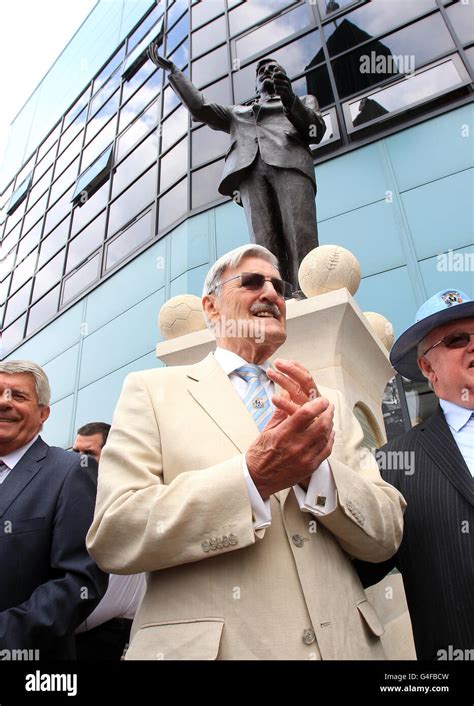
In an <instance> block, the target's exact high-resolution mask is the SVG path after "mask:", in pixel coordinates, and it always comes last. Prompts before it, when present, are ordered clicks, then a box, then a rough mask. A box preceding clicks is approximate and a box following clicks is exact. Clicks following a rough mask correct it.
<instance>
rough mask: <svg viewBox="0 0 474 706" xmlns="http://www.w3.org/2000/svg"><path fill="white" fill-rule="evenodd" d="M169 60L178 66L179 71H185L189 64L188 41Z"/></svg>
mask: <svg viewBox="0 0 474 706" xmlns="http://www.w3.org/2000/svg"><path fill="white" fill-rule="evenodd" d="M216 43H217V42H216ZM169 60H170V61H172V62H173V64H176V66H177V67H178V69H181V70H183V69H184V67H185V66H186V65H187V64H188V63H189V42H188V40H187V39H186V40H185V41H184V42H182V43H181V44H180V45H179V47H178V48H177V49H175V50H174V52H172V53H171V54H170V55H169Z"/></svg>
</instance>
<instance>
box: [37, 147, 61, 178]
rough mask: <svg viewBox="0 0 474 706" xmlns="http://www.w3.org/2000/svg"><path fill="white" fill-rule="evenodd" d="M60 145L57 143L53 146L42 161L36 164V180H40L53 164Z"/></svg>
mask: <svg viewBox="0 0 474 706" xmlns="http://www.w3.org/2000/svg"><path fill="white" fill-rule="evenodd" d="M57 149H58V146H57V144H56V145H54V147H52V148H51V149H50V150H49V152H48V153H47V154H46V155H45V156H44V157H43V159H42V160H41V162H39V164H37V165H36V168H35V181H39V179H40V177H41V176H42V175H43V174H44V173H45V171H46V170H47V169H49V167H50V166H51V165H52V163H53V162H54V158H55V157H56V152H57Z"/></svg>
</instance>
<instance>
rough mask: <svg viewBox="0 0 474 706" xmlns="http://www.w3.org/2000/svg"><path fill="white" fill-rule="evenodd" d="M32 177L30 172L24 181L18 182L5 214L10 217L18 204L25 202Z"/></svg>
mask: <svg viewBox="0 0 474 706" xmlns="http://www.w3.org/2000/svg"><path fill="white" fill-rule="evenodd" d="M32 176H33V174H32V172H30V174H29V175H28V176H27V177H26V179H23V181H21V182H18V186H17V188H16V189H15V191H14V192H13V194H12V197H11V199H10V203H9V204H8V209H7V212H8V214H9V215H10V216H11V215H13V213H14V212H15V211H16V210H17V208H18V207H19V206H20V204H21V203H22V202H24V201H25V199H26V196H27V194H28V189H29V188H30V184H31V178H32ZM25 206H26V202H25ZM22 213H23V211H22Z"/></svg>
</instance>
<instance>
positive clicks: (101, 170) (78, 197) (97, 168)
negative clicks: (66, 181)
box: [72, 145, 112, 204]
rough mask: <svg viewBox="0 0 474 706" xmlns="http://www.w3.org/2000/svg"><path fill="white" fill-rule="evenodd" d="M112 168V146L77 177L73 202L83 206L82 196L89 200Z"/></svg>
mask: <svg viewBox="0 0 474 706" xmlns="http://www.w3.org/2000/svg"><path fill="white" fill-rule="evenodd" d="M111 167H112V145H110V146H109V147H108V148H107V149H106V150H105V152H103V154H101V156H100V157H99V158H98V159H96V161H95V162H94V163H93V164H91V166H90V167H88V169H86V171H85V172H82V174H81V175H80V176H79V178H78V180H77V182H76V185H75V188H74V193H73V196H72V198H73V201H74V202H75V203H79V204H83V203H84V196H86V197H87V198H90V197H91V196H92V194H93V193H94V191H96V190H97V187H98V186H99V185H100V184H101V183H102V182H103V181H104V180H105V179H107V178H108V177H109V175H110V169H111Z"/></svg>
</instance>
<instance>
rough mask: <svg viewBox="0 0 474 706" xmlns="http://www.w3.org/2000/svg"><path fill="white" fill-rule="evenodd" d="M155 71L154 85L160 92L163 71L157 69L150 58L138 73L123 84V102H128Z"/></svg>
mask: <svg viewBox="0 0 474 706" xmlns="http://www.w3.org/2000/svg"><path fill="white" fill-rule="evenodd" d="M155 71H156V74H157V76H156V77H155V80H154V85H155V86H156V87H157V92H158V90H159V87H160V86H161V79H162V76H163V71H162V70H161V69H158V70H157V68H156V66H155V64H154V63H153V62H152V61H150V60H149V59H148V61H146V62H145V63H144V64H143V66H142V67H141V69H139V70H138V71H137V73H136V74H133V76H132V78H130V79H129V80H128V81H126V82H125V83H124V84H123V86H122V104H124V103H126V102H127V101H128V99H129V98H130V96H131V95H132V94H133V93H135V91H136V90H137V89H138V88H139V86H141V85H142V84H143V83H144V82H145V80H146V79H147V78H148V77H149V76H150V75H151V74H152V73H153V72H155Z"/></svg>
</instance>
